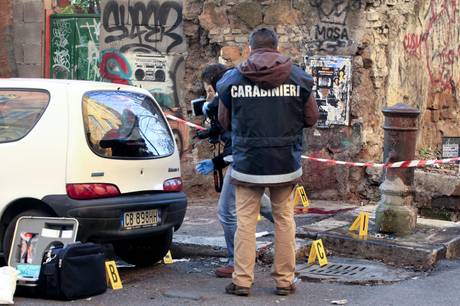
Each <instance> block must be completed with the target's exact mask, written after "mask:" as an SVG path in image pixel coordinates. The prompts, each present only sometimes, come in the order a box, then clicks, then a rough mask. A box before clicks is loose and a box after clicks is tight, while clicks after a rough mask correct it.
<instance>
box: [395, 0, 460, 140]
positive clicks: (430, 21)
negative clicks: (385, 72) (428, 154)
mask: <svg viewBox="0 0 460 306" xmlns="http://www.w3.org/2000/svg"><path fill="white" fill-rule="evenodd" d="M415 9H416V10H415V13H414V15H413V16H412V18H410V19H409V20H408V26H407V28H405V29H404V30H402V31H401V34H400V38H399V45H400V49H402V52H401V53H400V54H395V57H396V58H398V62H397V65H396V67H395V68H397V69H398V71H399V74H398V78H394V79H390V83H391V82H392V81H394V84H395V83H396V82H398V83H399V84H398V85H399V88H401V89H400V90H401V93H399V96H403V99H404V96H406V97H407V98H411V99H414V100H415V103H416V105H417V106H418V107H419V108H420V110H421V111H422V114H423V118H422V124H421V129H422V132H421V134H420V137H419V145H420V146H423V147H431V148H437V147H439V145H440V142H441V139H442V137H443V136H460V134H459V131H458V125H457V122H458V115H457V114H458V110H459V109H460V108H459V106H458V101H460V90H459V88H460V15H459V14H460V1H458V0H426V1H422V2H421V3H419V5H418V6H416V7H415Z"/></svg>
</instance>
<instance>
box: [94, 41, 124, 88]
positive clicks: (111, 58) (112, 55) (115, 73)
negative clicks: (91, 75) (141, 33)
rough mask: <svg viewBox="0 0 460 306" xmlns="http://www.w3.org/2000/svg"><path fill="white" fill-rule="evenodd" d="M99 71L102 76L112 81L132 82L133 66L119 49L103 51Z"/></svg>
mask: <svg viewBox="0 0 460 306" xmlns="http://www.w3.org/2000/svg"><path fill="white" fill-rule="evenodd" d="M99 72H100V74H101V77H103V78H104V79H106V80H108V81H111V82H112V83H118V84H130V79H131V75H132V71H131V67H130V65H129V63H128V61H127V59H126V58H125V56H124V55H123V54H122V53H120V52H119V51H118V50H115V49H108V50H104V51H102V52H101V63H100V66H99Z"/></svg>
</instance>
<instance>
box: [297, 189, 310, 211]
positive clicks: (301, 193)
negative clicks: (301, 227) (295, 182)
mask: <svg viewBox="0 0 460 306" xmlns="http://www.w3.org/2000/svg"><path fill="white" fill-rule="evenodd" d="M299 198H300V200H302V205H303V208H308V206H309V205H310V202H309V201H308V198H307V193H306V192H305V189H304V188H303V186H297V187H296V190H295V196H294V207H295V206H297V204H298V203H299Z"/></svg>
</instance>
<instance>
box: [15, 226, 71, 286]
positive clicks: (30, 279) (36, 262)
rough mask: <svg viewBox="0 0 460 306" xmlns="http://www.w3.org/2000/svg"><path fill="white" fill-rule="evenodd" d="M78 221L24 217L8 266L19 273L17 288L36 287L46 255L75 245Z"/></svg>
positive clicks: (17, 227) (16, 233)
mask: <svg viewBox="0 0 460 306" xmlns="http://www.w3.org/2000/svg"><path fill="white" fill-rule="evenodd" d="M77 231H78V221H77V220H76V219H73V218H52V217H21V218H19V219H18V221H17V223H16V228H15V231H14V236H13V241H12V245H11V251H10V255H9V258H8V265H9V266H11V267H13V268H16V269H17V270H18V272H19V273H20V274H19V276H18V285H22V286H37V281H38V276H39V274H40V268H41V264H42V260H43V255H44V254H45V253H46V252H48V251H49V250H50V249H51V248H54V247H61V246H63V245H64V246H65V245H67V244H69V243H74V242H75V240H76V237H77Z"/></svg>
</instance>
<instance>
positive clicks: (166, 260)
mask: <svg viewBox="0 0 460 306" xmlns="http://www.w3.org/2000/svg"><path fill="white" fill-rule="evenodd" d="M163 263H164V264H166V265H169V264H172V263H173V259H172V255H171V251H168V253H166V255H165V257H163Z"/></svg>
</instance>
